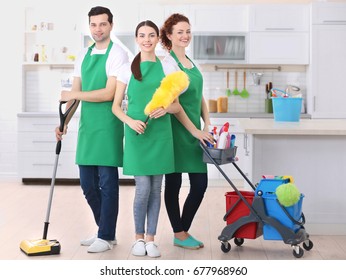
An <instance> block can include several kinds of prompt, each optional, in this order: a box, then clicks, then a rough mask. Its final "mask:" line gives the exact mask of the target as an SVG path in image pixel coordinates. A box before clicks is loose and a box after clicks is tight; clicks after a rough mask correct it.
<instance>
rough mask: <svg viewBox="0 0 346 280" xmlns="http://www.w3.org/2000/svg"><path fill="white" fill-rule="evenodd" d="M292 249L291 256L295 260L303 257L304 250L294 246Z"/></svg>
mask: <svg viewBox="0 0 346 280" xmlns="http://www.w3.org/2000/svg"><path fill="white" fill-rule="evenodd" d="M294 247H295V248H293V256H295V257H296V258H301V257H302V256H303V255H304V250H303V249H302V248H300V247H299V246H294Z"/></svg>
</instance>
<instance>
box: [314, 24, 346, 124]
mask: <svg viewBox="0 0 346 280" xmlns="http://www.w3.org/2000/svg"><path fill="white" fill-rule="evenodd" d="M345 50H346V23H345V25H313V27H312V44H311V64H310V68H309V75H310V87H309V88H308V89H310V90H309V92H308V96H309V97H312V100H310V102H308V104H310V105H311V106H309V107H308V112H310V113H311V114H312V116H313V117H316V118H346V110H345V108H346V90H345V82H344V74H345V73H346V55H345Z"/></svg>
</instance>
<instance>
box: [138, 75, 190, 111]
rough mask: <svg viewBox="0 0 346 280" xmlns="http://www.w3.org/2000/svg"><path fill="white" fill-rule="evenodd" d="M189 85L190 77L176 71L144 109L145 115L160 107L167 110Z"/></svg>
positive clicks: (163, 83) (163, 80)
mask: <svg viewBox="0 0 346 280" xmlns="http://www.w3.org/2000/svg"><path fill="white" fill-rule="evenodd" d="M189 83H190V81H189V77H188V76H187V74H186V73H185V72H183V71H176V72H173V73H170V74H168V75H167V76H165V77H164V78H163V79H162V80H161V84H160V86H159V87H158V88H157V89H156V91H155V92H154V94H153V97H152V99H151V100H150V102H149V103H148V104H147V106H146V107H145V108H144V114H146V115H149V114H150V113H151V112H152V111H153V110H155V109H158V108H160V107H163V108H164V109H167V107H168V106H169V105H171V104H172V103H173V101H174V100H175V99H176V98H177V97H178V96H179V95H180V94H181V93H182V92H183V91H184V90H185V89H186V88H187V87H188V86H189Z"/></svg>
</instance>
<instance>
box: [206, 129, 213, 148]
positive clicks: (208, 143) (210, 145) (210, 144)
mask: <svg viewBox="0 0 346 280" xmlns="http://www.w3.org/2000/svg"><path fill="white" fill-rule="evenodd" d="M214 128H215V127H214ZM209 133H210V134H211V135H212V136H213V137H214V131H213V130H212V131H209ZM206 142H207V143H206V144H207V147H209V148H213V147H214V143H210V142H208V141H206Z"/></svg>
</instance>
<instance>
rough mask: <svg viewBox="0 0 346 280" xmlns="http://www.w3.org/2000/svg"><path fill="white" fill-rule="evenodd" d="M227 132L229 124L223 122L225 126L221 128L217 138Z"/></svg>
mask: <svg viewBox="0 0 346 280" xmlns="http://www.w3.org/2000/svg"><path fill="white" fill-rule="evenodd" d="M225 130H226V131H228V130H229V122H225V124H224V125H223V126H222V127H221V129H220V131H219V136H221V133H222V132H224V131H225Z"/></svg>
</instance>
